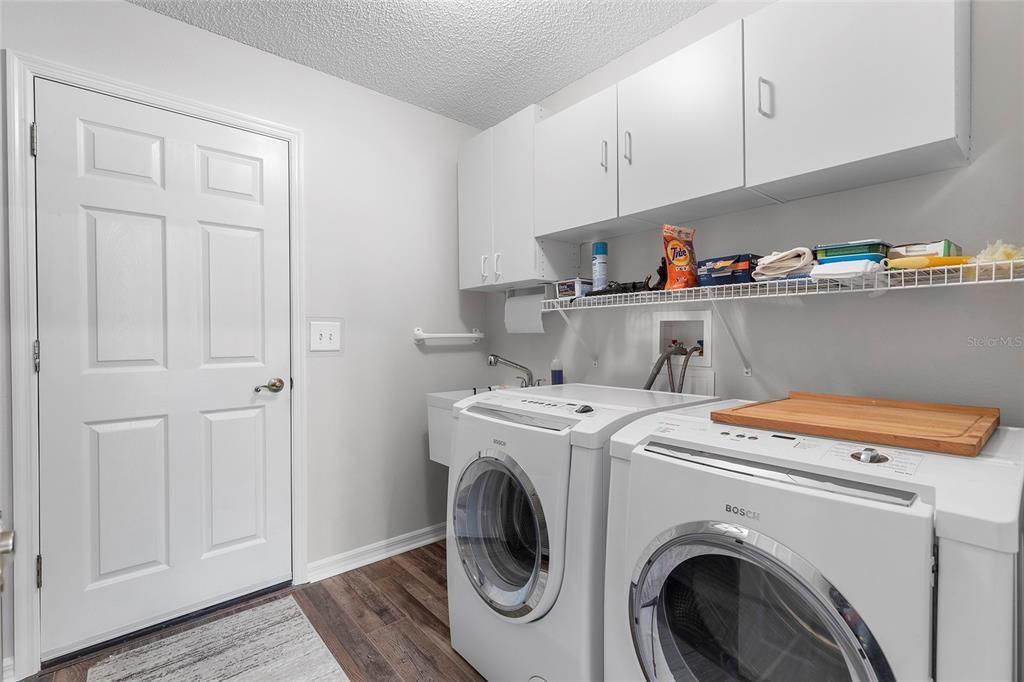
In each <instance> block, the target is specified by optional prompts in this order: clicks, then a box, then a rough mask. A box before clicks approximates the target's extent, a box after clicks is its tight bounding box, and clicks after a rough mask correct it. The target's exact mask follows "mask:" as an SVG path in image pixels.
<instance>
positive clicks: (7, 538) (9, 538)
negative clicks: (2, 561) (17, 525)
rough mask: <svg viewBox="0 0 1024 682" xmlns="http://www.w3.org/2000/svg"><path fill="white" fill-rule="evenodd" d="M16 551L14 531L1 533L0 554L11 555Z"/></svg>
mask: <svg viewBox="0 0 1024 682" xmlns="http://www.w3.org/2000/svg"><path fill="white" fill-rule="evenodd" d="M13 551H14V531H13V530H5V531H0V554H10V553H11V552H13Z"/></svg>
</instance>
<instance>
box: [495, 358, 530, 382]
mask: <svg viewBox="0 0 1024 682" xmlns="http://www.w3.org/2000/svg"><path fill="white" fill-rule="evenodd" d="M498 365H505V366H506V367H511V368H512V369H518V370H519V371H520V372H523V373H524V374H526V376H524V377H516V378H517V379H519V382H520V384H521V386H522V387H523V388H529V387H531V386H533V372H531V371H530V368H529V367H527V366H525V365H520V364H519V363H518V362H512V361H511V360H508V359H506V358H503V357H501V356H500V355H495V354H494V353H491V354H490V355H488V356H487V366H488V367H497V366H498Z"/></svg>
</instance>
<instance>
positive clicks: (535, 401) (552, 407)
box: [510, 398, 594, 416]
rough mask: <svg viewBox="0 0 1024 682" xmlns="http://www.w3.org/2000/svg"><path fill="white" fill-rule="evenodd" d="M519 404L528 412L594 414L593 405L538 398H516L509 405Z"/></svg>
mask: <svg viewBox="0 0 1024 682" xmlns="http://www.w3.org/2000/svg"><path fill="white" fill-rule="evenodd" d="M516 402H518V403H519V407H523V408H526V409H529V410H536V409H538V408H539V409H541V410H543V411H545V412H558V413H563V414H564V413H566V412H571V413H572V414H576V415H580V416H586V415H589V414H591V413H593V412H594V407H593V405H587V404H586V403H570V402H566V401H564V400H547V399H539V398H518V399H516V400H515V401H514V402H511V403H510V404H515V403H516Z"/></svg>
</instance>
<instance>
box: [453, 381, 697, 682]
mask: <svg viewBox="0 0 1024 682" xmlns="http://www.w3.org/2000/svg"><path fill="white" fill-rule="evenodd" d="M711 399H712V398H711V397H709V396H696V395H686V394H673V393H660V392H654V391H640V390H635V389H625V388H611V387H605V386H591V385H586V384H566V385H562V386H547V387H540V388H533V389H523V390H509V391H493V392H489V393H486V394H483V395H480V396H474V397H473V398H469V399H467V400H465V401H463V402H462V403H459V404H457V405H456V422H455V432H454V437H453V439H454V444H453V447H452V458H451V464H450V474H449V479H448V540H447V552H448V608H449V615H450V626H451V638H452V646H453V647H454V649H455V650H456V651H458V652H459V653H460V654H461V655H462V656H463V658H465V659H466V660H467V661H468V662H469V663H470V664H471V665H472V666H473V667H474V668H476V669H477V670H478V671H479V672H480V673H481V674H482V675H483V676H484V677H485V678H487V679H490V680H523V681H525V680H529V679H531V678H539V679H543V680H549V681H551V682H554V681H555V680H599V679H602V668H603V656H602V652H601V643H602V637H603V627H602V622H601V618H602V613H603V608H602V600H603V594H604V543H605V535H606V511H607V485H608V466H609V458H608V439H609V438H610V437H611V435H612V433H614V432H615V431H616V430H618V429H619V428H621V427H622V426H623V425H625V424H627V423H628V422H630V421H632V420H634V419H637V418H639V417H641V416H643V415H645V414H649V413H651V412H656V411H660V410H668V409H672V408H678V407H681V406H683V405H687V404H695V403H697V402H701V401H708V400H711Z"/></svg>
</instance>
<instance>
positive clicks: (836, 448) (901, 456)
mask: <svg viewBox="0 0 1024 682" xmlns="http://www.w3.org/2000/svg"><path fill="white" fill-rule="evenodd" d="M825 459H826V460H828V461H835V462H843V463H845V464H853V465H855V466H862V467H865V468H866V469H879V468H880V469H885V470H887V471H889V472H891V473H894V474H899V475H900V476H908V477H909V476H913V475H914V474H915V473H917V467H918V466H920V465H921V460H922V459H924V456H923V455H920V454H918V453H916V452H908V451H906V450H897V449H896V448H886V447H882V446H880V445H864V444H861V443H845V442H841V443H835V444H834V445H833V446H832V447H830V448H829V449H828V452H826V453H825Z"/></svg>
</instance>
